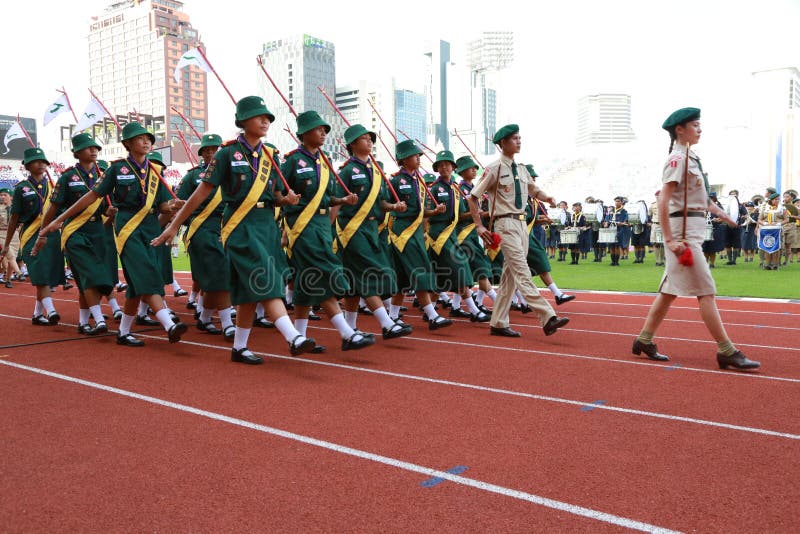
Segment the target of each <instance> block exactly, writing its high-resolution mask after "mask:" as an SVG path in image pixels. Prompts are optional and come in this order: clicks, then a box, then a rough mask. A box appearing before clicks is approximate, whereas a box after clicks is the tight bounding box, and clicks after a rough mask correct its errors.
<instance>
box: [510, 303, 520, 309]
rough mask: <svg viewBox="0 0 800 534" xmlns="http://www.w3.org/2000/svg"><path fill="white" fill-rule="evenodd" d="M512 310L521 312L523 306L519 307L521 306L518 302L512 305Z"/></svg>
mask: <svg viewBox="0 0 800 534" xmlns="http://www.w3.org/2000/svg"><path fill="white" fill-rule="evenodd" d="M510 309H512V310H514V311H520V310H521V309H522V306H520V305H519V304H517V303H516V302H512V303H511V306H510Z"/></svg>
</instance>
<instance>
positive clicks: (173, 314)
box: [169, 310, 181, 323]
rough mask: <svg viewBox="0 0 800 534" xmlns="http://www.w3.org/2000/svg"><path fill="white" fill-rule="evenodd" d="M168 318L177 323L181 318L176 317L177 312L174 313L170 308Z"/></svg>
mask: <svg viewBox="0 0 800 534" xmlns="http://www.w3.org/2000/svg"><path fill="white" fill-rule="evenodd" d="M169 318H170V319H172V322H173V323H179V322H181V318H180V317H178V314H177V313H175V312H174V311H172V310H170V311H169Z"/></svg>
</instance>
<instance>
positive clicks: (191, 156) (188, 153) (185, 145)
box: [177, 130, 197, 167]
mask: <svg viewBox="0 0 800 534" xmlns="http://www.w3.org/2000/svg"><path fill="white" fill-rule="evenodd" d="M177 132H178V138H179V139H180V140H181V144H182V145H183V149H184V150H185V151H186V157H187V158H189V163H191V164H192V166H193V167H197V160H196V159H195V157H194V153H193V152H192V149H191V147H190V145H189V143H187V142H186V137H184V135H183V132H182V131H180V130H177Z"/></svg>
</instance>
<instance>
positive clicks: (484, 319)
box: [469, 311, 492, 323]
mask: <svg viewBox="0 0 800 534" xmlns="http://www.w3.org/2000/svg"><path fill="white" fill-rule="evenodd" d="M469 320H470V322H471V323H488V322H489V321H491V320H492V318H491V317H490V316H489V315H486V314H485V313H483V312H482V311H479V312H478V314H477V315H473V314H470V315H469Z"/></svg>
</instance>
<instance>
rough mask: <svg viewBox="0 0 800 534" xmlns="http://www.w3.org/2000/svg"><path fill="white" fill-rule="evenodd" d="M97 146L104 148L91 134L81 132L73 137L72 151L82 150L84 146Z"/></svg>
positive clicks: (100, 148)
mask: <svg viewBox="0 0 800 534" xmlns="http://www.w3.org/2000/svg"><path fill="white" fill-rule="evenodd" d="M91 147H95V148H97V149H99V150H103V147H102V146H101V145H100V143H98V142H97V141H95V139H94V138H93V137H92V136H91V135H89V134H88V133H79V134H78V135H76V136H74V137H73V138H72V153H73V154H74V153H76V152H80V151H81V150H83V149H84V148H91Z"/></svg>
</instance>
